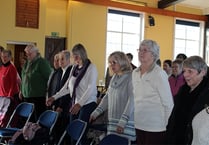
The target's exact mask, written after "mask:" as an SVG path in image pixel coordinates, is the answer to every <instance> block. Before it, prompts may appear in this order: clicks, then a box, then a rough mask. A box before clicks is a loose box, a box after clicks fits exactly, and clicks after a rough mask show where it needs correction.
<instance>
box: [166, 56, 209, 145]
mask: <svg viewBox="0 0 209 145" xmlns="http://www.w3.org/2000/svg"><path fill="white" fill-rule="evenodd" d="M207 68H208V67H207V64H206V63H205V61H204V60H203V59H202V58H201V57H199V56H191V57H189V58H187V59H186V60H184V63H183V72H184V73H183V75H184V78H185V81H186V84H185V85H183V86H182V87H181V88H180V90H179V92H178V93H177V95H176V96H175V99H174V100H175V105H174V108H173V111H172V114H171V116H170V118H169V123H168V127H167V143H168V144H176V145H179V144H181V145H187V144H191V141H192V125H191V123H192V119H193V118H194V116H195V115H196V114H197V113H199V112H200V111H201V110H202V109H203V108H204V107H205V105H208V104H209V89H208V87H209V83H208V78H207V77H205V75H206V73H207Z"/></svg>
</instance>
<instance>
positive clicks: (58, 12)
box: [45, 0, 68, 37]
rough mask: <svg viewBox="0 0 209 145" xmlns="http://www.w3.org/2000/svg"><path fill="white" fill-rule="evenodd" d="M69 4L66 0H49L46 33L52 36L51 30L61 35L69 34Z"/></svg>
mask: <svg viewBox="0 0 209 145" xmlns="http://www.w3.org/2000/svg"><path fill="white" fill-rule="evenodd" d="M67 5H68V2H67V1H66V0H47V6H46V20H45V22H46V23H45V27H46V29H45V35H47V36H50V35H51V32H58V33H59V36H61V37H66V36H67V34H66V33H67V31H66V28H67V25H66V18H67Z"/></svg>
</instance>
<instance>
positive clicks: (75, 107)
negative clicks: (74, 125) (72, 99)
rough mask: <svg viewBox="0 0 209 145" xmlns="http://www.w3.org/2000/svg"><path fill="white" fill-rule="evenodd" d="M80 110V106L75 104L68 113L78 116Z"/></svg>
mask: <svg viewBox="0 0 209 145" xmlns="http://www.w3.org/2000/svg"><path fill="white" fill-rule="evenodd" d="M80 109H81V105H80V104H78V103H76V104H74V105H73V106H72V107H71V108H70V113H71V114H73V115H76V114H78V112H79V111H80Z"/></svg>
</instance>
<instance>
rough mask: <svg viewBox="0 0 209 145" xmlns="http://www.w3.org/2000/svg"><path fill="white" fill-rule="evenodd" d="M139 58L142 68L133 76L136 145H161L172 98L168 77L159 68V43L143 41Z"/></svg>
mask: <svg viewBox="0 0 209 145" xmlns="http://www.w3.org/2000/svg"><path fill="white" fill-rule="evenodd" d="M138 58H139V61H140V62H141V65H140V66H139V67H138V68H137V69H135V70H134V71H133V73H132V83H133V93H134V103H135V104H134V105H135V106H134V108H135V111H134V121H135V129H136V137H137V145H144V144H150V145H151V144H153V145H157V144H160V145H162V144H163V143H164V141H165V133H166V125H167V122H168V118H169V116H170V113H171V111H172V108H173V98H172V94H171V90H170V86H169V82H168V76H167V74H166V73H165V71H163V69H162V68H161V67H160V66H158V65H157V64H156V61H157V60H158V59H159V46H158V45H157V43H156V42H155V41H153V40H143V41H142V42H141V44H140V46H139V49H138Z"/></svg>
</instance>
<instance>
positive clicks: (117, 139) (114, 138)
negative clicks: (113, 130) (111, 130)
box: [99, 134, 131, 145]
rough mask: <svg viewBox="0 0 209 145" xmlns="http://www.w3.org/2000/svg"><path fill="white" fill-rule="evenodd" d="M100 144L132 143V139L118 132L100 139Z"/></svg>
mask: <svg viewBox="0 0 209 145" xmlns="http://www.w3.org/2000/svg"><path fill="white" fill-rule="evenodd" d="M99 145H131V141H130V140H129V139H128V138H125V137H122V136H119V135H116V134H109V135H107V136H105V137H104V138H103V139H102V140H101V141H100V143H99Z"/></svg>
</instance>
